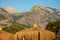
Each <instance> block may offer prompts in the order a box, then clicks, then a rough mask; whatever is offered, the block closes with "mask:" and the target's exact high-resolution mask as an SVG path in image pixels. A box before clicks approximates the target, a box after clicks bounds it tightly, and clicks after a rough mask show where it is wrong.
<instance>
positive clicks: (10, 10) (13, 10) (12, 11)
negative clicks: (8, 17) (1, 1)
mask: <svg viewBox="0 0 60 40" xmlns="http://www.w3.org/2000/svg"><path fill="white" fill-rule="evenodd" d="M3 9H5V10H6V11H7V12H9V13H11V14H12V13H17V11H16V10H15V9H14V8H12V7H10V6H8V7H4V8H3Z"/></svg>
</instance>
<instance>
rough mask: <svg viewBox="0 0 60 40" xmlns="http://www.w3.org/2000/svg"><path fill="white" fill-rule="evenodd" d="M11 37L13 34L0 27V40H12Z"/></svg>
mask: <svg viewBox="0 0 60 40" xmlns="http://www.w3.org/2000/svg"><path fill="white" fill-rule="evenodd" d="M13 37H14V36H13V34H10V33H8V32H5V31H3V30H2V29H1V28H0V40H14V38H13Z"/></svg>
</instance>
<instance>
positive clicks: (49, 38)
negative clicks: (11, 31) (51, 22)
mask: <svg viewBox="0 0 60 40" xmlns="http://www.w3.org/2000/svg"><path fill="white" fill-rule="evenodd" d="M14 39H15V40H53V39H55V33H53V32H50V31H48V30H43V29H40V28H39V27H38V26H37V24H34V25H33V27H32V28H30V29H26V30H22V31H19V32H17V33H16V34H15V36H14Z"/></svg>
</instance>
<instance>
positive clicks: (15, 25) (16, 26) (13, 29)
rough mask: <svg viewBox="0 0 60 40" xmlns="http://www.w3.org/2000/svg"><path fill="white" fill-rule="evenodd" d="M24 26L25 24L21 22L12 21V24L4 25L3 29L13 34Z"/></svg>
mask: <svg viewBox="0 0 60 40" xmlns="http://www.w3.org/2000/svg"><path fill="white" fill-rule="evenodd" d="M25 26H26V25H23V24H19V23H13V24H11V25H9V26H8V27H4V28H3V30H4V31H7V32H9V33H13V34H14V33H16V32H17V31H20V30H22V29H24V28H25Z"/></svg>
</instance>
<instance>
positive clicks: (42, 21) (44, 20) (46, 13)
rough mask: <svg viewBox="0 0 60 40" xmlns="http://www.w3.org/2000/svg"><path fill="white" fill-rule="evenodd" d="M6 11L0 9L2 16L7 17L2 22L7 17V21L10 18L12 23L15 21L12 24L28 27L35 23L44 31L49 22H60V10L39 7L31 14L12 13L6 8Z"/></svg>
mask: <svg viewBox="0 0 60 40" xmlns="http://www.w3.org/2000/svg"><path fill="white" fill-rule="evenodd" d="M8 9H9V8H8ZM4 10H5V11H4ZM4 10H2V11H1V9H0V14H2V15H3V14H4V15H5V16H2V18H0V20H1V22H2V20H5V19H6V18H5V17H7V19H9V18H10V19H9V20H10V21H12V20H13V21H12V22H17V23H20V24H25V25H27V26H32V25H33V24H34V23H37V24H38V25H39V26H40V27H42V28H43V29H44V28H45V27H46V25H47V24H48V22H52V21H56V20H60V10H58V9H54V8H50V7H42V6H39V5H36V6H34V7H33V8H32V9H31V10H30V11H29V12H22V13H18V12H16V11H13V10H14V9H13V10H12V9H10V10H11V11H9V10H6V8H5V9H4ZM12 11H13V13H12ZM14 12H15V13H14ZM6 15H7V16H6ZM7 19H6V20H7ZM4 22H6V21H4ZM12 22H11V23H12ZM8 23H9V22H8ZM2 24H3V23H2Z"/></svg>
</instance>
